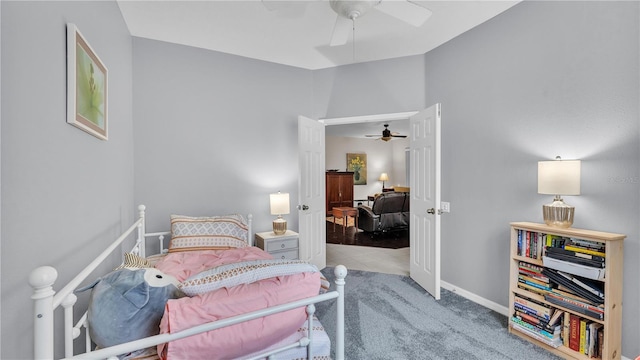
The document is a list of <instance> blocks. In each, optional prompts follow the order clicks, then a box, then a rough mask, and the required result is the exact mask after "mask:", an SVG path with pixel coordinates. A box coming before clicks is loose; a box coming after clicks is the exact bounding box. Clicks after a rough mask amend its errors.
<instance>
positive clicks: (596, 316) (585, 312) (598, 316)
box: [545, 294, 604, 320]
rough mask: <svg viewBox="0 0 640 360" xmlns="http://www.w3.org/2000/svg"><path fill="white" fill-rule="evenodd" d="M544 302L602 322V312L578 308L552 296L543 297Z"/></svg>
mask: <svg viewBox="0 0 640 360" xmlns="http://www.w3.org/2000/svg"><path fill="white" fill-rule="evenodd" d="M545 300H547V301H548V302H550V303H551V304H554V305H557V306H562V307H565V308H567V309H569V310H572V311H575V312H577V313H579V314H583V315H587V316H590V317H592V318H594V319H599V320H604V312H603V311H594V310H592V309H589V308H586V307H583V306H580V305H578V304H575V303H573V302H570V301H567V300H565V299H562V298H558V297H555V296H553V294H547V295H546V296H545Z"/></svg>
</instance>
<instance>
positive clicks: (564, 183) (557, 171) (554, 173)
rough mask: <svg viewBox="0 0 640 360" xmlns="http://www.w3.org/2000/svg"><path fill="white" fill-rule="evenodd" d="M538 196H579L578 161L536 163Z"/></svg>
mask: <svg viewBox="0 0 640 360" xmlns="http://www.w3.org/2000/svg"><path fill="white" fill-rule="evenodd" d="M538 194H547V195H580V160H550V161H538Z"/></svg>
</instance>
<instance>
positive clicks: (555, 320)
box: [549, 309, 564, 326]
mask: <svg viewBox="0 0 640 360" xmlns="http://www.w3.org/2000/svg"><path fill="white" fill-rule="evenodd" d="M563 316H564V311H562V310H560V309H556V310H555V311H554V312H553V315H551V317H550V318H549V325H551V326H555V325H558V324H559V323H560V322H561V321H562V318H563Z"/></svg>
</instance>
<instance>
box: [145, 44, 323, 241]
mask: <svg viewBox="0 0 640 360" xmlns="http://www.w3.org/2000/svg"><path fill="white" fill-rule="evenodd" d="M134 73H135V77H134V98H135V99H136V101H135V104H134V118H135V125H134V128H135V135H136V143H135V163H136V166H135V179H136V181H135V183H136V185H135V199H136V203H142V204H145V205H147V207H148V209H149V223H148V224H149V225H148V227H149V229H151V230H153V231H160V230H168V228H169V215H171V214H185V215H192V216H202V215H212V214H222V213H229V212H234V213H240V214H247V213H252V215H253V219H254V231H256V232H259V231H266V230H269V229H270V228H271V226H272V225H271V222H272V221H273V218H274V216H272V215H270V214H269V194H270V193H273V192H277V191H282V192H289V193H290V201H291V214H289V215H285V216H284V217H285V219H287V221H288V223H289V228H290V229H292V230H297V226H298V225H297V224H298V214H297V210H296V209H295V206H296V205H297V198H298V195H297V194H298V190H297V189H298V153H297V143H298V125H297V124H298V115H304V114H307V115H308V114H310V113H311V88H312V87H311V81H312V76H311V72H310V71H306V70H301V69H296V68H292V67H288V66H282V65H277V64H273V63H267V62H264V61H258V60H251V59H247V58H242V57H238V56H232V55H227V54H222V53H217V52H212V51H206V50H202V49H197V48H192V47H186V46H179V45H174V44H169V43H163V42H158V41H152V40H146V39H140V38H134Z"/></svg>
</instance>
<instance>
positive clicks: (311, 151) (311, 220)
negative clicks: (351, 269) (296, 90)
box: [298, 116, 327, 269]
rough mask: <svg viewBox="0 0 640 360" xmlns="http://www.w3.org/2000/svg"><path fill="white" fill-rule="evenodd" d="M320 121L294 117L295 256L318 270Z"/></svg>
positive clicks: (323, 257)
mask: <svg viewBox="0 0 640 360" xmlns="http://www.w3.org/2000/svg"><path fill="white" fill-rule="evenodd" d="M324 146H325V144H324V124H321V123H319V122H318V121H316V120H313V119H309V118H307V117H304V116H299V117H298V163H299V171H300V176H299V177H298V201H299V203H298V221H299V223H298V233H299V234H300V237H299V240H298V244H299V252H300V253H299V257H300V260H304V261H308V262H310V263H312V264H314V265H316V266H317V267H318V268H319V269H324V268H325V267H326V266H327V251H326V241H327V240H326V231H327V229H326V216H325V209H324V207H325V197H324V193H325V185H324V182H325V176H324V168H325V162H324Z"/></svg>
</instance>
